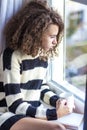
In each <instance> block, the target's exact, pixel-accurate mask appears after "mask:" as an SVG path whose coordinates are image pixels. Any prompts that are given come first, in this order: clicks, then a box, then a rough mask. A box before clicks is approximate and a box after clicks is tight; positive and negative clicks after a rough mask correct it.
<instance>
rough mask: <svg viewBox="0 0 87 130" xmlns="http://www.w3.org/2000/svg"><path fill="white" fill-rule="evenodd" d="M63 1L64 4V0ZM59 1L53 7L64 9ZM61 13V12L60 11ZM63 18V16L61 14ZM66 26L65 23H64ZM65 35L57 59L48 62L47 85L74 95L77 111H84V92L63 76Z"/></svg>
mask: <svg viewBox="0 0 87 130" xmlns="http://www.w3.org/2000/svg"><path fill="white" fill-rule="evenodd" d="M63 1H64V5H65V2H66V0H63ZM55 2H56V0H51V3H52V6H53V7H54V3H55ZM60 2H62V0H61V1H59V6H58V5H57V4H56V7H55V8H58V7H60V10H62V11H63V10H64V9H65V6H64V5H63V6H62V7H61V6H60V5H61V3H60ZM58 9H59V8H58ZM60 13H61V12H60ZM62 14H64V12H62ZM63 18H64V16H63ZM65 23H66V21H65V19H64V24H65ZM65 26H66V24H65ZM64 34H66V30H65V32H64ZM64 42H65V37H64V38H63V40H62V43H61V44H60V45H59V57H58V59H55V60H54V61H51V62H50V67H49V73H48V77H49V78H48V82H47V83H48V85H49V86H50V87H51V89H52V90H53V91H54V92H56V93H57V94H60V93H61V92H70V93H72V94H73V95H74V97H75V101H76V103H77V104H78V105H77V107H78V109H79V106H80V109H79V111H80V112H81V113H84V102H85V93H84V92H82V91H81V90H79V89H78V88H76V87H75V86H73V85H71V84H70V83H69V82H67V81H66V80H65V76H64V60H65V59H64V58H65V57H64V55H65V54H66V52H65V43H64ZM54 62H56V64H58V65H57V66H58V67H57V66H55V64H54ZM54 68H55V69H56V70H57V69H58V71H59V73H57V75H55V77H58V82H56V81H54V79H53V77H54V74H55V73H54Z"/></svg>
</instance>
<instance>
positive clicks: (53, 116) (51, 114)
mask: <svg viewBox="0 0 87 130" xmlns="http://www.w3.org/2000/svg"><path fill="white" fill-rule="evenodd" d="M46 115H47V120H56V119H57V113H56V109H48V110H47V113H46Z"/></svg>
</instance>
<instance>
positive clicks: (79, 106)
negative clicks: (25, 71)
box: [47, 80, 85, 113]
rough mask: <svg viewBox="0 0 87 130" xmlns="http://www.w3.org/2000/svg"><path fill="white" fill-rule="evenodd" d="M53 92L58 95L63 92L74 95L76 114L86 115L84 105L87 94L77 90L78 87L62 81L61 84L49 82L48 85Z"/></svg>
mask: <svg viewBox="0 0 87 130" xmlns="http://www.w3.org/2000/svg"><path fill="white" fill-rule="evenodd" d="M47 84H48V85H49V86H50V88H51V89H52V91H54V92H55V93H56V94H58V95H59V94H60V93H62V92H70V93H72V94H73V95H74V98H75V106H76V108H75V112H77V113H84V103H85V94H84V92H82V91H81V90H79V89H77V88H76V87H74V86H72V85H70V84H69V83H68V82H66V81H62V82H60V83H56V82H54V81H52V80H51V81H49V82H48V83H47Z"/></svg>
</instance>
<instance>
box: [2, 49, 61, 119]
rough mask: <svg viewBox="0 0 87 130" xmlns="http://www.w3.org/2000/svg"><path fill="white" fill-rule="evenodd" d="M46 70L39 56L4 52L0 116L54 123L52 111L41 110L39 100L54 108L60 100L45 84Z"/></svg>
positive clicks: (46, 63) (54, 112) (9, 51)
mask: <svg viewBox="0 0 87 130" xmlns="http://www.w3.org/2000/svg"><path fill="white" fill-rule="evenodd" d="M47 66H48V62H47V61H43V60H40V59H39V58H38V56H36V57H32V56H29V55H26V54H25V55H23V54H22V53H21V52H20V51H13V50H11V49H9V48H6V49H5V51H4V53H3V55H1V58H0V112H2V113H5V112H7V111H8V112H12V113H14V114H24V115H26V116H30V117H37V118H38V117H44V118H47V119H48V120H53V119H56V118H57V115H56V109H55V108H53V109H48V108H42V107H41V105H42V102H41V100H42V101H43V102H45V103H47V104H49V105H51V106H54V107H55V105H56V101H57V100H58V98H59V97H58V96H57V95H56V94H55V93H53V92H52V91H51V90H50V89H49V86H48V85H47V84H44V79H45V76H46V72H47Z"/></svg>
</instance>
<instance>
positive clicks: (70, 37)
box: [51, 0, 87, 102]
mask: <svg viewBox="0 0 87 130" xmlns="http://www.w3.org/2000/svg"><path fill="white" fill-rule="evenodd" d="M52 6H53V7H55V8H56V9H58V11H59V12H60V13H61V15H62V17H63V19H64V24H65V33H64V38H63V40H62V42H61V44H60V45H59V57H58V58H56V59H55V60H53V61H51V83H53V85H54V84H55V86H57V87H58V89H60V90H61V89H62V90H64V91H69V92H72V93H73V94H74V95H75V96H76V98H78V99H80V100H81V101H82V102H84V100H85V84H86V73H87V58H86V57H87V36H86V35H87V17H86V14H87V5H85V4H81V3H78V2H74V1H71V0H61V1H56V0H52Z"/></svg>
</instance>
